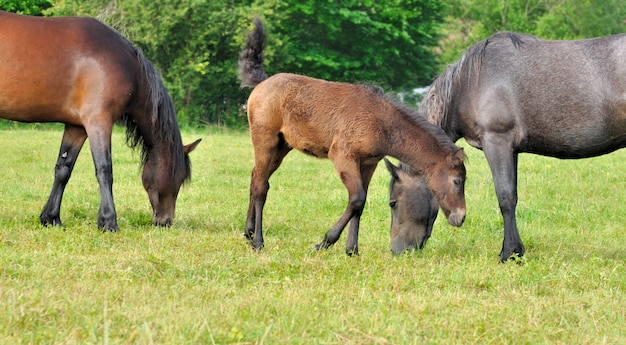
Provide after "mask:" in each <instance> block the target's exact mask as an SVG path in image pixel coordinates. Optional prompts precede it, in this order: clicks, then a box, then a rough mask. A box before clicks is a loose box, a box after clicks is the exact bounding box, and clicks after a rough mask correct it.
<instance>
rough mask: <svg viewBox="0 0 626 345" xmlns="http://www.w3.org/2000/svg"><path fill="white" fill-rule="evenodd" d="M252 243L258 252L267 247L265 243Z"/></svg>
mask: <svg viewBox="0 0 626 345" xmlns="http://www.w3.org/2000/svg"><path fill="white" fill-rule="evenodd" d="M251 244H252V249H254V250H256V251H257V252H260V251H261V249H263V247H265V245H264V244H263V243H254V241H253V242H252V243H251Z"/></svg>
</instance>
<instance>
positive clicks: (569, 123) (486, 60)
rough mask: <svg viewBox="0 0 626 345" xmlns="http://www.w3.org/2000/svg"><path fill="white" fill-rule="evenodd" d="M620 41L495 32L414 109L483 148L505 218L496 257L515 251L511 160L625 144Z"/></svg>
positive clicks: (625, 64)
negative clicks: (538, 36) (549, 37)
mask: <svg viewBox="0 0 626 345" xmlns="http://www.w3.org/2000/svg"><path fill="white" fill-rule="evenodd" d="M624 56H626V35H624V34H622V35H614V36H608V37H600V38H594V39H585V40H575V41H547V40H542V39H538V38H536V37H533V36H530V35H523V34H518V33H509V32H505V33H497V34H495V35H493V36H491V37H489V38H488V39H486V40H484V41H482V42H480V43H478V44H476V45H474V46H472V47H471V48H469V49H468V50H467V51H466V52H465V53H464V54H463V55H462V56H461V58H460V59H459V60H458V61H457V62H456V63H454V64H452V65H450V66H449V67H448V68H447V70H446V71H444V72H443V73H442V74H441V75H440V76H439V77H438V78H437V79H436V80H435V81H434V82H433V83H432V85H431V88H430V90H429V91H428V93H427V95H426V96H425V98H424V100H423V101H422V103H421V104H420V108H419V110H420V112H423V113H424V114H427V116H428V118H429V122H431V123H433V124H436V125H437V126H439V127H441V128H442V129H443V130H444V131H445V132H446V134H447V135H448V136H449V137H450V138H451V139H452V140H453V141H455V142H456V141H457V140H458V139H459V138H462V137H464V138H465V140H466V141H467V142H468V143H469V144H470V145H472V146H474V147H476V148H478V149H481V150H483V152H484V154H485V157H486V158H487V162H488V163H489V166H490V169H491V173H492V176H493V180H494V184H495V189H496V194H497V197H498V203H499V206H500V210H501V212H502V217H503V218H504V241H503V245H502V251H501V252H500V258H501V260H502V261H505V260H507V259H508V258H509V257H510V256H511V255H514V254H515V255H519V256H521V255H523V254H524V246H523V244H522V241H521V239H520V236H519V233H518V230H517V225H516V219H515V208H516V205H517V165H518V154H519V153H522V152H527V153H534V154H539V155H544V156H551V157H556V158H561V159H576V158H586V157H593V156H599V155H603V154H606V153H609V152H612V151H615V150H617V149H620V148H623V147H624V146H626V60H625V58H624Z"/></svg>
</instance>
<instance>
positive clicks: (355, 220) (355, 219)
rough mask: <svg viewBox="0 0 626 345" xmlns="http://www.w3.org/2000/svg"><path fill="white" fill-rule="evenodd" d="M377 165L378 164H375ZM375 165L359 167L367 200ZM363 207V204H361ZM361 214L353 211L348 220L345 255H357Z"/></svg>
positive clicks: (361, 211) (361, 212) (361, 210)
mask: <svg viewBox="0 0 626 345" xmlns="http://www.w3.org/2000/svg"><path fill="white" fill-rule="evenodd" d="M377 163H378V162H377ZM377 163H375V164H373V165H361V179H362V181H363V190H364V191H365V197H366V199H367V189H368V187H369V184H370V181H371V180H372V175H374V171H375V170H376V166H377ZM363 207H365V203H364V204H363ZM362 214H363V208H361V209H360V210H355V214H354V215H353V216H352V219H351V220H350V226H349V227H348V239H347V240H346V254H348V255H350V256H351V255H359V227H360V223H361V215H362Z"/></svg>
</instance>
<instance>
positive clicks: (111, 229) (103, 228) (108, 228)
mask: <svg viewBox="0 0 626 345" xmlns="http://www.w3.org/2000/svg"><path fill="white" fill-rule="evenodd" d="M99 228H100V231H102V232H119V231H120V228H118V227H117V224H114V225H103V226H99Z"/></svg>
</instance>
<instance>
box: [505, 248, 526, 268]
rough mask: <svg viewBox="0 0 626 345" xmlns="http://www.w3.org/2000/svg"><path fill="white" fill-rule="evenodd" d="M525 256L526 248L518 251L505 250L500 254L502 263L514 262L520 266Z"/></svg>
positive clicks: (517, 249)
mask: <svg viewBox="0 0 626 345" xmlns="http://www.w3.org/2000/svg"><path fill="white" fill-rule="evenodd" d="M523 256H524V247H523V246H522V247H518V248H516V249H508V250H505V249H503V250H502V251H501V252H500V262H502V263H505V262H507V261H514V262H517V263H518V264H520V263H521V262H522V257H523Z"/></svg>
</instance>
